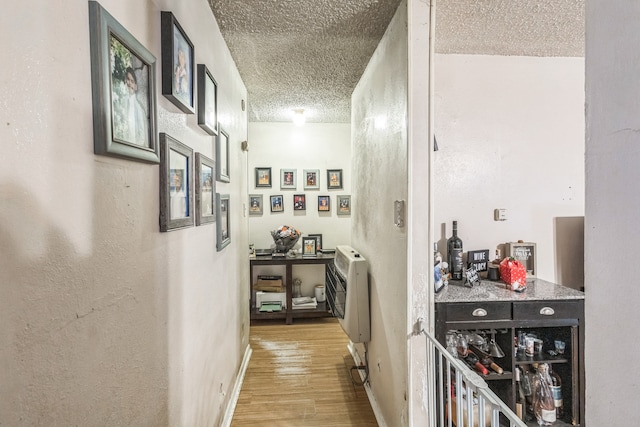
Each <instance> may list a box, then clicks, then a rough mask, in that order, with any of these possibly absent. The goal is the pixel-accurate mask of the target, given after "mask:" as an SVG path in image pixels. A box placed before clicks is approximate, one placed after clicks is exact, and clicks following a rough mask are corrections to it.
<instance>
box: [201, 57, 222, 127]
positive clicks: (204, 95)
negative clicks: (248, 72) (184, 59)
mask: <svg viewBox="0 0 640 427" xmlns="http://www.w3.org/2000/svg"><path fill="white" fill-rule="evenodd" d="M197 87H198V125H199V126H200V127H201V128H202V129H204V131H205V132H207V133H208V134H209V135H213V136H216V135H218V83H217V82H216V80H215V79H214V78H213V75H212V74H211V72H209V69H208V68H207V66H206V65H204V64H198V85H197Z"/></svg>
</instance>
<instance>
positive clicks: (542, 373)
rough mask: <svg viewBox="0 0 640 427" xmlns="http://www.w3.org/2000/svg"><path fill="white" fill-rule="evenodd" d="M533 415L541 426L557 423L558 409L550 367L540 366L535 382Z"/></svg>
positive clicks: (542, 364) (544, 364)
mask: <svg viewBox="0 0 640 427" xmlns="http://www.w3.org/2000/svg"><path fill="white" fill-rule="evenodd" d="M533 413H534V415H535V416H536V419H537V420H538V424H539V425H547V426H549V425H552V424H553V423H555V422H556V407H555V403H554V401H553V394H552V393H551V378H550V377H549V370H548V365H547V364H546V363H541V364H540V365H538V372H537V373H536V375H535V377H534V381H533Z"/></svg>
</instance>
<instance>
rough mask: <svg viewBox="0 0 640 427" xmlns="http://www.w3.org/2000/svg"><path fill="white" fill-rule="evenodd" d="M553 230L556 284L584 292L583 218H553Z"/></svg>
mask: <svg viewBox="0 0 640 427" xmlns="http://www.w3.org/2000/svg"><path fill="white" fill-rule="evenodd" d="M553 228H554V242H555V252H556V260H555V270H556V271H555V272H556V277H557V280H558V283H559V284H561V285H564V286H567V287H569V288H573V289H578V290H582V291H584V217H583V216H570V217H557V218H554V224H553Z"/></svg>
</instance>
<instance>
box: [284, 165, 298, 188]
mask: <svg viewBox="0 0 640 427" xmlns="http://www.w3.org/2000/svg"><path fill="white" fill-rule="evenodd" d="M297 187H298V179H297V177H296V170H295V169H280V189H281V190H286V189H288V188H292V189H294V190H295V189H296V188H297Z"/></svg>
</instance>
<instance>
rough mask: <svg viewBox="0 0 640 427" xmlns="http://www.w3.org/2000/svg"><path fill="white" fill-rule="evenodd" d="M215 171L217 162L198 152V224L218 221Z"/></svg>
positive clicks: (196, 190) (196, 179)
mask: <svg viewBox="0 0 640 427" xmlns="http://www.w3.org/2000/svg"><path fill="white" fill-rule="evenodd" d="M215 173H216V164H215V162H214V161H213V160H212V159H210V158H208V157H206V156H205V155H203V154H202V153H196V173H195V183H196V186H195V194H196V225H204V224H210V223H213V222H215V221H216V198H215V194H216V180H215V178H214V176H215Z"/></svg>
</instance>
